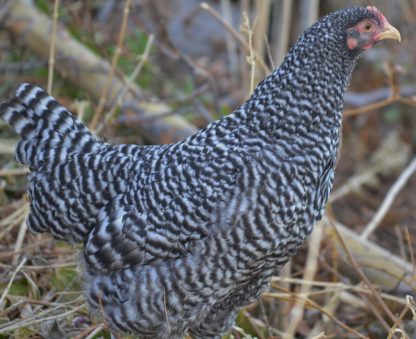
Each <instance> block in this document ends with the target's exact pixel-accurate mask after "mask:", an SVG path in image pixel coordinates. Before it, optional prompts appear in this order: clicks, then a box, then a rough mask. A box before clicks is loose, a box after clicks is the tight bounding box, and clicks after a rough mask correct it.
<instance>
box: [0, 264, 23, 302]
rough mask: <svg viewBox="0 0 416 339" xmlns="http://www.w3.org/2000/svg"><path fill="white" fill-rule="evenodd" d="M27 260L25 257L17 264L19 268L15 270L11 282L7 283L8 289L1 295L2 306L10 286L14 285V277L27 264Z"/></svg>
mask: <svg viewBox="0 0 416 339" xmlns="http://www.w3.org/2000/svg"><path fill="white" fill-rule="evenodd" d="M26 260H27V259H26V258H23V259H22V261H21V262H20V264H19V265H18V266H17V268H16V269H15V271H14V272H13V274H12V277H11V278H10V280H9V283H8V284H7V287H6V289H5V290H4V291H3V293H2V295H1V297H0V307H2V305H3V301H4V299H5V298H6V296H7V294H8V293H9V291H10V288H11V287H12V284H13V281H14V278H15V277H16V274H17V273H18V272H19V271H20V269H21V268H22V266H23V265H24V264H25V262H26Z"/></svg>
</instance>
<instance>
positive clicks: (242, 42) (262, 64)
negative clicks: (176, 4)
mask: <svg viewBox="0 0 416 339" xmlns="http://www.w3.org/2000/svg"><path fill="white" fill-rule="evenodd" d="M200 6H201V8H202V9H203V10H204V11H207V12H208V13H209V14H211V15H212V16H213V18H214V19H216V20H217V21H218V22H219V23H220V24H222V25H223V26H224V28H225V29H226V30H227V31H228V32H230V33H231V35H232V36H233V37H234V38H235V39H236V40H237V42H238V43H239V44H240V45H241V46H242V47H243V48H244V49H245V51H246V52H249V51H250V47H249V45H248V44H247V42H246V41H245V40H244V39H243V38H242V37H241V35H240V34H239V33H238V32H237V31H236V30H235V29H234V28H233V27H231V26H230V25H229V24H228V23H227V22H226V21H225V20H224V19H223V18H222V16H221V15H220V14H219V13H218V12H217V11H216V10H215V9H213V8H212V7H211V6H210V5H208V4H207V3H206V2H203V3H202V4H201V5H200ZM254 54H255V57H256V61H257V62H258V63H259V66H260V68H261V69H262V70H263V72H265V73H267V74H268V73H270V72H271V70H270V68H269V67H268V66H267V65H266V63H265V62H264V60H263V59H262V58H261V57H260V56H259V55H257V53H256V52H255V51H254Z"/></svg>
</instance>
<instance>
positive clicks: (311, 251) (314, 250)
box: [286, 224, 323, 338]
mask: <svg viewBox="0 0 416 339" xmlns="http://www.w3.org/2000/svg"><path fill="white" fill-rule="evenodd" d="M322 237H323V227H322V225H321V224H318V225H317V226H316V227H315V229H314V231H313V233H312V235H311V238H310V240H309V246H308V254H307V259H306V264H305V273H304V275H303V278H304V279H305V280H313V278H314V277H315V274H316V270H317V269H318V254H319V248H320V246H321V241H322ZM310 289H311V286H310V285H301V288H300V291H299V292H300V293H301V294H302V293H309V291H310ZM304 308H305V304H304V303H298V304H296V305H295V306H294V307H293V308H292V310H291V311H290V315H289V319H290V321H289V322H288V326H287V328H286V333H287V335H286V337H287V338H293V337H294V336H295V332H296V330H297V328H298V326H299V323H300V321H301V320H302V318H303V312H304Z"/></svg>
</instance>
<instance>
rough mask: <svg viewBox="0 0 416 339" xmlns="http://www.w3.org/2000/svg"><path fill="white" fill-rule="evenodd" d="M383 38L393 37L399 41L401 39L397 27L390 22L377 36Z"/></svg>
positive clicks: (378, 38)
mask: <svg viewBox="0 0 416 339" xmlns="http://www.w3.org/2000/svg"><path fill="white" fill-rule="evenodd" d="M384 39H394V40H398V41H399V42H401V41H402V37H401V35H400V32H399V31H398V29H397V28H396V27H393V26H392V25H390V24H387V25H386V27H385V28H384V30H383V31H382V32H381V34H380V35H379V36H378V37H377V40H384Z"/></svg>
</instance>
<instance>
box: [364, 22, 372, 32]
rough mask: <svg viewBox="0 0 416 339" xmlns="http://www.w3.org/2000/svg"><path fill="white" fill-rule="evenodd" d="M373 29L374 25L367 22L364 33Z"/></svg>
mask: <svg viewBox="0 0 416 339" xmlns="http://www.w3.org/2000/svg"><path fill="white" fill-rule="evenodd" d="M371 28H373V24H372V23H371V22H366V23H365V24H364V31H366V32H369V31H370V30H371Z"/></svg>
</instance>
